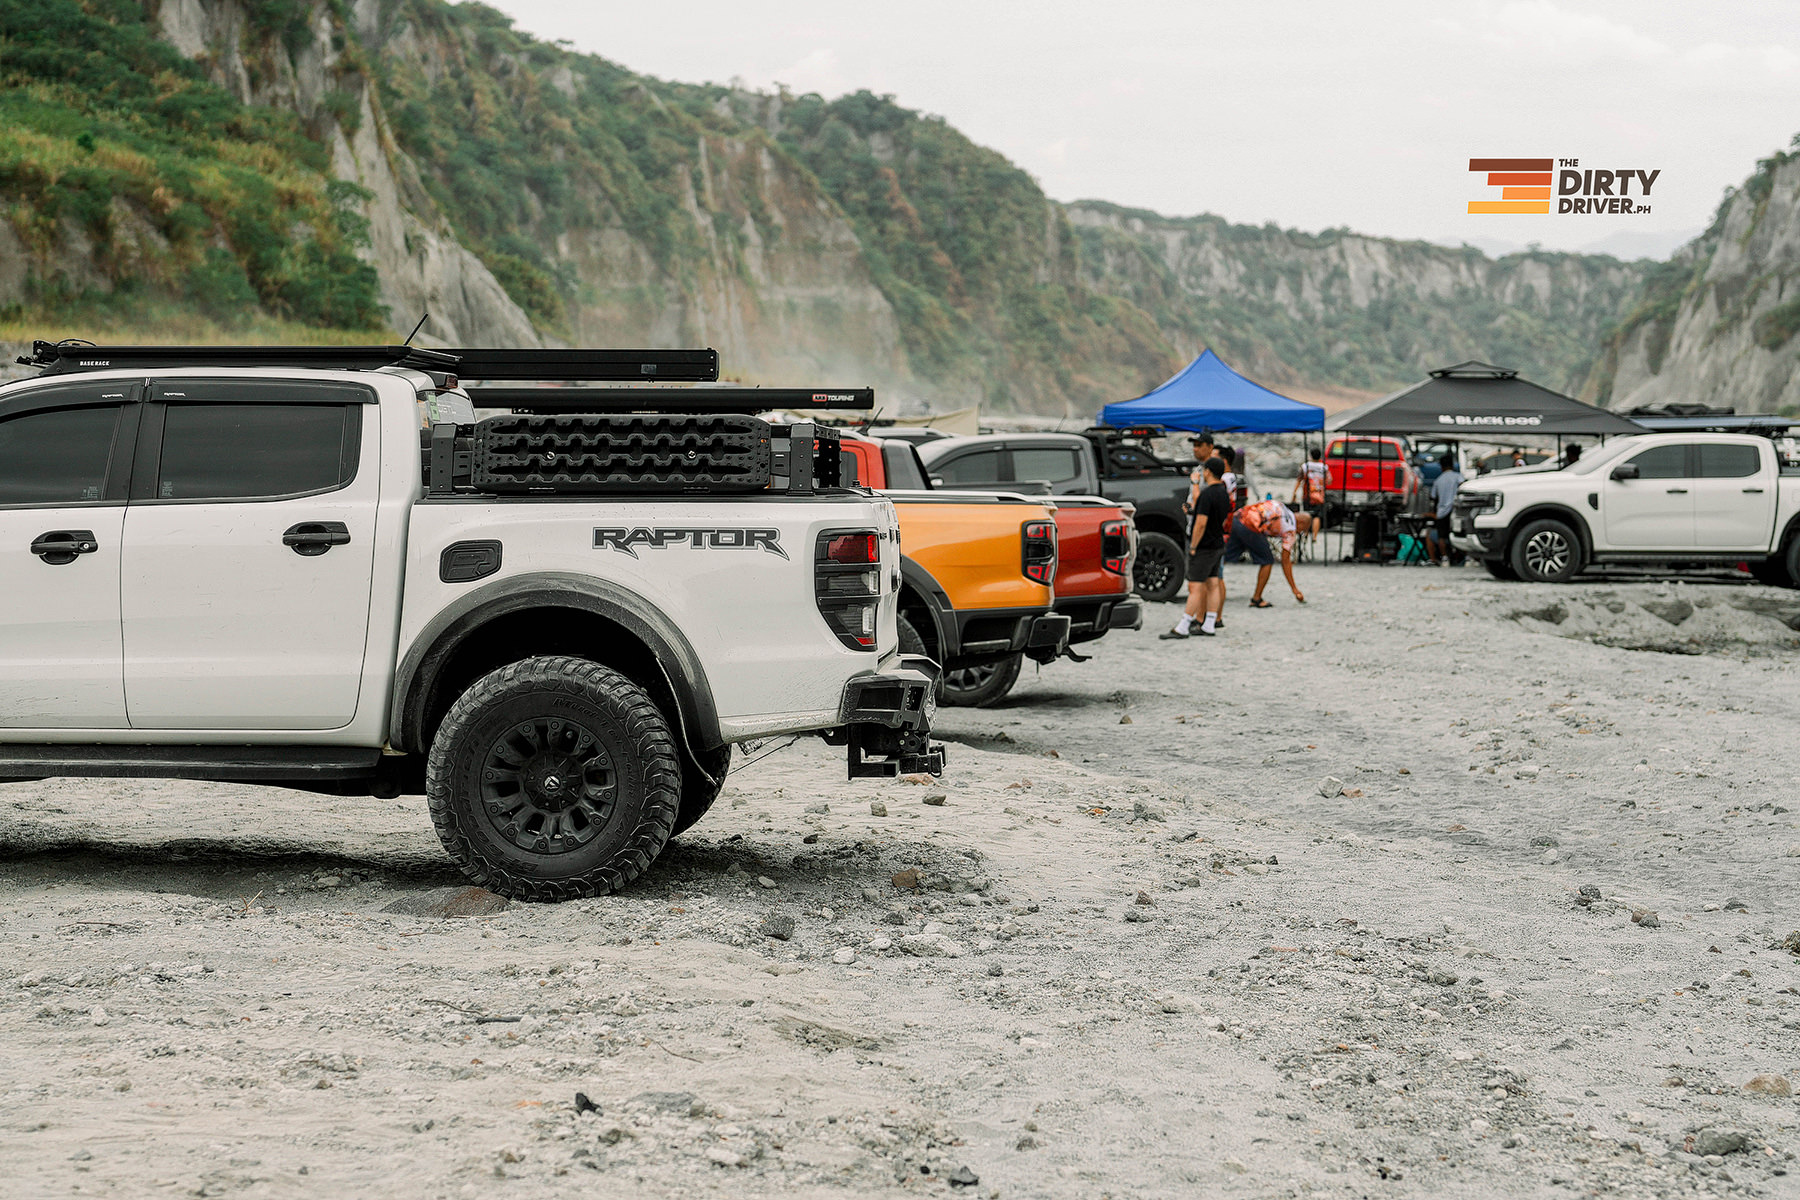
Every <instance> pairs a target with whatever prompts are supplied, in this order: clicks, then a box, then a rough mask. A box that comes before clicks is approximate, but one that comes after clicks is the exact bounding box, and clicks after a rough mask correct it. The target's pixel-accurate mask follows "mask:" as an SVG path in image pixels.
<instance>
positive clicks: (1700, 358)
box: [1585, 137, 1800, 415]
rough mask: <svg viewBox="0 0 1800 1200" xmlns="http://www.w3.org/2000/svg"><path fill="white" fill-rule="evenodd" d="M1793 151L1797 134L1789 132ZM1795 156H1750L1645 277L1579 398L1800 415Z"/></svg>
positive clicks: (1799, 183) (1799, 184)
mask: <svg viewBox="0 0 1800 1200" xmlns="http://www.w3.org/2000/svg"><path fill="white" fill-rule="evenodd" d="M1795 145H1796V147H1797V148H1800V137H1797V138H1796V139H1795ZM1797 335H1800V152H1796V151H1795V150H1790V151H1788V152H1784V153H1779V154H1775V155H1771V156H1770V157H1769V158H1766V159H1763V160H1761V161H1760V162H1759V163H1757V167H1756V171H1755V173H1754V174H1752V175H1751V176H1750V177H1749V178H1748V179H1747V180H1745V181H1744V183H1743V185H1742V186H1740V187H1738V188H1736V189H1734V190H1733V191H1732V192H1731V193H1729V194H1728V195H1727V196H1726V198H1725V200H1724V202H1723V203H1722V204H1721V205H1720V206H1719V211H1718V213H1717V215H1716V216H1715V217H1714V219H1713V222H1712V225H1711V226H1710V227H1709V228H1708V229H1707V230H1706V232H1705V233H1703V234H1701V235H1700V237H1699V238H1697V239H1695V240H1694V241H1693V242H1692V243H1690V244H1689V245H1688V246H1686V247H1684V248H1683V249H1682V250H1681V251H1680V252H1679V253H1677V254H1676V255H1675V257H1674V258H1673V259H1672V260H1671V261H1670V262H1668V263H1666V264H1662V265H1660V266H1658V267H1657V268H1656V269H1655V270H1654V271H1653V272H1652V273H1651V274H1650V276H1649V277H1648V278H1647V280H1646V282H1645V285H1644V287H1643V289H1642V291H1641V293H1640V294H1639V296H1638V297H1637V299H1636V303H1635V304H1634V306H1633V308H1632V311H1631V312H1630V313H1629V314H1628V316H1627V318H1626V320H1625V321H1624V322H1623V324H1622V326H1621V327H1620V328H1619V329H1618V330H1617V332H1616V333H1615V334H1614V335H1613V336H1612V337H1611V338H1610V339H1609V340H1608V342H1607V345H1606V348H1605V353H1604V354H1603V356H1602V357H1601V359H1600V361H1599V363H1598V364H1597V366H1596V368H1595V371H1594V373H1593V375H1592V377H1591V378H1590V380H1589V381H1588V385H1587V388H1586V391H1585V394H1586V398H1588V399H1592V400H1594V401H1596V402H1597V403H1602V404H1607V405H1610V406H1611V407H1613V408H1616V409H1629V408H1632V407H1635V406H1638V405H1662V404H1669V403H1680V404H1711V405H1719V406H1724V407H1730V408H1735V409H1737V410H1738V411H1739V412H1781V413H1784V414H1787V415H1794V414H1796V413H1800V336H1797Z"/></svg>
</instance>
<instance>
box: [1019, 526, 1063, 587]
mask: <svg viewBox="0 0 1800 1200" xmlns="http://www.w3.org/2000/svg"><path fill="white" fill-rule="evenodd" d="M1020 532H1021V533H1022V534H1023V537H1022V538H1021V541H1023V543H1024V563H1023V569H1024V571H1025V578H1027V579H1030V580H1033V581H1034V582H1037V583H1042V584H1045V585H1049V584H1051V583H1053V582H1055V580H1056V522H1054V521H1027V522H1025V524H1024V525H1022V526H1021V527H1020Z"/></svg>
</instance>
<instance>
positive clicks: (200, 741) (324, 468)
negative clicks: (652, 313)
mask: <svg viewBox="0 0 1800 1200" xmlns="http://www.w3.org/2000/svg"><path fill="white" fill-rule="evenodd" d="M29 361H30V362H32V363H33V364H35V365H37V366H41V367H44V368H46V371H45V373H44V374H43V375H41V376H39V377H38V378H36V379H32V380H24V381H18V382H14V383H11V384H7V385H5V386H4V387H0V573H3V577H4V578H5V580H6V584H7V588H6V590H7V595H6V602H5V604H4V605H0V779H21V778H42V777H46V776H59V775H60V776H69V775H73V776H82V775H86V776H130V777H161V778H186V779H208V780H224V781H250V782H257V783H264V784H274V785H278V786H284V787H291V788H300V789H305V790H311V791H323V792H330V793H340V794H370V793H372V794H375V795H384V796H394V795H399V794H401V793H402V792H409V791H412V792H416V791H420V790H422V791H423V792H424V794H425V796H426V797H427V799H428V801H429V805H430V810H431V815H432V820H433V822H434V823H435V825H436V827H437V832H438V835H439V837H440V838H441V840H442V841H443V844H444V846H445V848H446V849H447V850H448V851H449V853H450V854H451V856H452V857H453V858H455V860H456V861H457V862H458V863H459V864H460V865H461V867H462V869H463V871H464V872H465V873H466V874H467V875H468V877H469V878H470V879H471V880H473V881H474V882H476V883H478V884H481V885H483V886H486V887H489V888H492V889H493V890H495V891H498V892H502V893H505V894H507V895H510V896H516V897H519V898H522V899H529V900H555V899H563V898H568V897H573V896H582V895H592V894H595V893H598V892H603V891H608V890H612V889H616V888H619V887H622V886H623V885H624V884H626V883H628V882H629V881H630V880H631V879H633V878H634V877H636V876H637V875H638V874H639V873H641V872H642V871H643V870H645V869H646V868H647V867H648V865H649V864H650V862H651V861H652V860H653V859H655V857H656V856H657V854H658V853H659V852H660V851H661V850H662V848H663V845H664V843H666V842H667V841H668V839H669V838H670V837H671V836H673V835H674V834H675V833H678V832H680V831H681V830H682V829H684V828H686V827H687V826H688V825H690V824H692V823H693V822H694V821H695V820H698V819H699V817H700V816H701V814H703V813H704V812H705V811H706V810H707V808H708V807H709V806H710V805H711V804H712V802H713V799H714V797H715V796H716V795H717V794H718V791H719V789H720V787H721V786H722V784H723V782H724V777H725V772H726V768H727V765H728V763H729V761H730V746H731V745H732V743H734V742H739V741H744V740H746V739H751V738H766V737H769V736H771V735H775V734H798V733H806V732H822V733H824V734H826V735H827V740H832V741H835V742H837V743H839V744H845V745H846V746H847V753H848V756H849V761H850V768H851V773H852V774H853V775H855V774H871V773H880V774H889V773H894V772H898V771H901V770H904V771H908V772H911V771H931V770H939V769H941V766H942V756H941V750H939V749H938V748H934V747H930V746H928V745H927V743H926V741H925V734H926V732H927V731H928V729H929V725H930V719H931V716H932V712H933V708H934V704H935V701H934V683H935V675H936V668H935V666H934V665H933V664H931V663H930V662H929V661H927V660H925V659H922V658H915V659H909V658H906V657H904V656H903V655H902V654H901V653H900V652H899V635H898V625H897V620H896V618H897V615H898V602H899V582H900V578H901V564H900V550H899V541H898V530H897V526H896V522H895V517H894V508H893V505H892V504H891V503H890V502H889V501H888V500H886V499H885V498H884V497H881V496H879V495H876V494H873V493H870V492H867V491H862V490H855V489H849V488H844V487H841V486H838V483H837V469H838V456H837V454H836V453H835V445H834V442H835V439H832V438H829V437H828V436H826V435H823V434H820V433H819V432H818V431H816V430H815V428H814V427H813V426H812V425H810V424H807V423H801V424H795V425H793V426H791V427H790V426H775V427H772V426H770V425H768V424H766V423H764V422H762V421H759V420H756V419H755V418H753V417H748V416H740V415H733V414H732V413H731V412H730V409H729V407H728V406H729V403H730V399H729V392H730V389H689V390H688V392H687V393H686V394H685V395H683V394H680V393H671V392H670V391H668V390H662V391H659V392H657V393H656V394H655V396H654V397H652V398H650V399H648V400H645V399H637V400H621V399H620V396H621V395H622V393H620V392H617V391H606V392H605V394H604V395H602V396H601V397H599V398H596V397H594V396H593V395H592V393H594V392H597V391H603V390H602V389H581V388H568V389H554V390H552V389H530V391H531V393H532V394H534V395H536V396H539V397H542V396H546V395H549V394H551V393H552V392H553V391H554V395H555V396H556V397H557V398H558V401H559V403H564V404H565V405H568V406H573V407H575V409H576V411H575V412H574V413H572V414H565V415H556V416H529V417H527V416H500V417H494V418H490V419H489V420H487V421H483V422H480V423H475V424H460V425H458V424H449V423H437V424H433V425H432V426H431V427H430V429H429V430H428V431H426V434H425V438H424V445H423V446H422V445H421V441H422V438H421V428H420V426H421V421H422V414H429V413H430V412H431V411H432V410H433V409H436V410H437V411H438V412H439V414H440V415H442V412H443V411H444V410H445V409H446V408H449V409H457V408H460V409H461V410H462V411H463V412H464V413H469V414H471V415H472V410H471V409H470V408H469V400H468V397H467V395H466V393H463V392H461V391H460V390H458V389H456V388H454V387H453V386H451V383H450V379H449V375H450V374H452V373H457V374H460V375H461V376H462V377H464V378H469V377H474V378H490V379H492V378H500V379H520V380H532V379H544V378H555V379H582V380H596V379H598V380H629V379H634V378H643V377H645V376H650V377H654V378H656V379H658V380H668V379H671V378H673V379H677V380H682V379H686V380H694V379H710V378H713V377H715V376H716V372H717V356H716V355H715V354H713V352H712V351H710V350H705V351H655V350H652V351H637V350H631V351H622V352H620V351H584V350H577V351H453V352H434V351H421V350H417V349H408V348H405V347H320V348H306V347H302V348H289V349H282V348H275V347H270V348H246V349H236V348H203V349H181V348H174V347H148V348H128V347H124V348H122V347H113V348H109V347H95V346H87V345H82V346H78V347H77V346H68V347H63V346H55V345H51V344H48V343H41V342H40V343H38V344H37V346H36V348H35V350H34V353H33V355H32V357H31V359H30V360H29ZM519 390H525V389H519ZM495 394H496V393H493V392H490V393H489V394H488V395H489V400H487V401H485V402H490V403H491V402H492V397H493V396H494V395H495ZM447 395H448V396H450V397H452V398H454V399H455V400H456V401H457V402H456V403H455V404H449V405H446V404H445V403H444V401H445V398H446V396H447ZM762 395H766V393H763V394H762ZM656 397H660V398H656ZM615 402H616V403H617V404H619V405H622V406H623V407H624V408H625V409H627V410H636V409H639V408H640V407H641V405H642V404H644V403H658V404H664V405H669V406H679V405H682V404H694V405H701V406H707V407H709V408H711V409H712V411H711V412H705V413H692V412H667V413H661V414H659V413H646V412H643V411H624V412H616V413H612V414H605V413H601V414H594V413H593V410H592V409H588V410H586V413H587V414H590V415H583V410H582V409H581V408H580V407H579V406H581V405H583V404H594V403H615ZM754 403H755V404H756V406H757V407H760V406H761V404H762V403H766V400H758V401H755V402H754ZM722 406H724V407H725V411H723V412H721V411H719V410H720V408H721V407H722ZM749 411H755V409H754V408H752V409H750V410H749ZM51 447H53V448H54V452H53V453H50V452H47V448H51ZM1047 515H1048V514H1047V513H1046V514H1045V517H1046V519H1047ZM1013 528H1014V536H1015V537H1016V526H1014V527H1013ZM1045 587H1046V588H1047V582H1046V585H1045Z"/></svg>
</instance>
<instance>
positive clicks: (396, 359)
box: [19, 341, 456, 375]
mask: <svg viewBox="0 0 1800 1200" xmlns="http://www.w3.org/2000/svg"><path fill="white" fill-rule="evenodd" d="M19 362H20V363H22V364H24V365H25V366H28V367H42V368H44V374H46V375H66V374H71V373H74V372H79V371H109V370H113V369H115V368H120V367H128V368H129V367H136V368H142V369H150V368H154V367H326V368H333V369H336V370H349V371H372V370H374V369H376V368H377V367H416V368H418V369H420V370H435V371H454V370H456V359H455V357H454V356H453V355H451V354H449V353H447V352H445V351H442V350H426V349H424V348H423V347H420V346H96V345H93V344H92V343H89V342H73V341H71V342H33V343H32V344H31V353H30V354H29V355H20V356H19Z"/></svg>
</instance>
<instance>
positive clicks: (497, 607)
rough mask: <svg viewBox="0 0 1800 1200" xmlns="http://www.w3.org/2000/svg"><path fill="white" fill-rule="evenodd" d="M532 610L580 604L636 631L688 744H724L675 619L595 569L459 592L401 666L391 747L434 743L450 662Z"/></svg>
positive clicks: (695, 658)
mask: <svg viewBox="0 0 1800 1200" xmlns="http://www.w3.org/2000/svg"><path fill="white" fill-rule="evenodd" d="M532 608H563V609H575V610H577V611H580V612H585V613H590V614H592V615H594V616H597V617H603V618H605V619H606V620H609V621H611V622H613V623H614V624H616V625H619V626H621V627H622V628H624V629H625V630H626V631H627V632H629V633H631V634H632V635H633V636H635V637H636V638H637V639H638V640H639V641H641V642H642V643H643V644H644V645H645V646H646V647H648V648H649V650H650V653H651V654H653V655H655V657H656V663H657V667H658V669H659V670H660V671H661V672H662V676H663V681H664V683H665V684H667V686H668V688H669V691H670V693H671V694H673V695H674V697H675V703H676V706H677V709H678V711H677V713H676V718H677V720H678V721H679V722H680V725H681V733H682V734H683V735H684V739H685V741H686V742H687V744H688V745H689V746H692V747H694V748H696V749H702V750H709V749H712V748H714V747H716V746H719V745H721V744H722V741H723V739H722V738H721V736H720V733H719V712H718V709H717V707H716V706H715V705H714V702H713V694H712V685H711V684H710V683H708V682H707V678H706V668H705V667H704V666H702V665H701V662H700V656H699V655H698V654H696V653H694V647H693V646H692V644H690V643H689V642H688V640H687V637H686V636H685V635H684V634H683V633H682V632H681V630H680V629H678V628H677V627H676V626H675V623H674V622H673V621H671V620H670V619H669V618H668V617H667V616H666V615H664V613H663V612H662V611H661V610H660V609H659V608H657V607H656V606H655V605H654V604H652V603H651V602H650V601H649V600H647V599H646V598H644V597H643V596H640V595H639V594H638V593H636V592H634V591H632V590H631V589H630V588H626V587H621V586H620V585H618V584H616V583H612V582H610V581H608V580H605V579H596V578H594V577H592V576H590V575H575V574H569V573H565V572H560V571H546V572H542V573H538V574H532V575H518V576H513V577H511V578H508V579H501V580H497V581H495V582H494V583H490V584H488V585H487V586H485V587H481V588H477V589H475V590H474V591H472V592H469V593H468V594H466V595H463V596H459V597H458V598H457V599H456V600H455V601H454V602H452V603H451V604H449V605H447V606H446V607H445V608H444V609H443V611H441V612H439V613H438V614H437V616H435V617H433V618H432V619H431V621H430V622H429V623H427V624H426V626H425V628H424V629H422V630H420V631H419V636H418V637H417V638H415V639H414V640H413V643H412V645H411V646H410V647H408V649H407V651H406V654H405V656H404V657H402V659H401V660H400V663H399V665H398V666H397V667H396V668H395V671H394V691H393V701H392V704H391V706H390V708H389V710H388V743H389V745H391V746H392V747H393V748H394V749H396V750H404V751H414V752H423V751H424V750H425V749H427V746H426V745H425V737H424V723H425V710H426V705H427V702H428V701H429V700H430V698H431V694H432V690H433V686H434V685H435V683H436V681H437V675H438V673H439V671H440V670H441V669H442V668H443V665H444V664H445V663H446V662H448V661H449V660H450V659H451V658H452V657H453V656H454V655H455V653H456V651H457V650H458V648H460V647H461V646H462V644H463V643H464V642H465V641H467V640H468V638H469V637H470V635H472V634H474V633H475V632H476V631H478V630H479V629H481V627H482V626H484V625H486V624H487V623H488V622H490V621H492V620H494V619H495V618H498V617H504V616H507V615H509V614H511V613H516V612H521V611H524V610H527V609H532Z"/></svg>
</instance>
